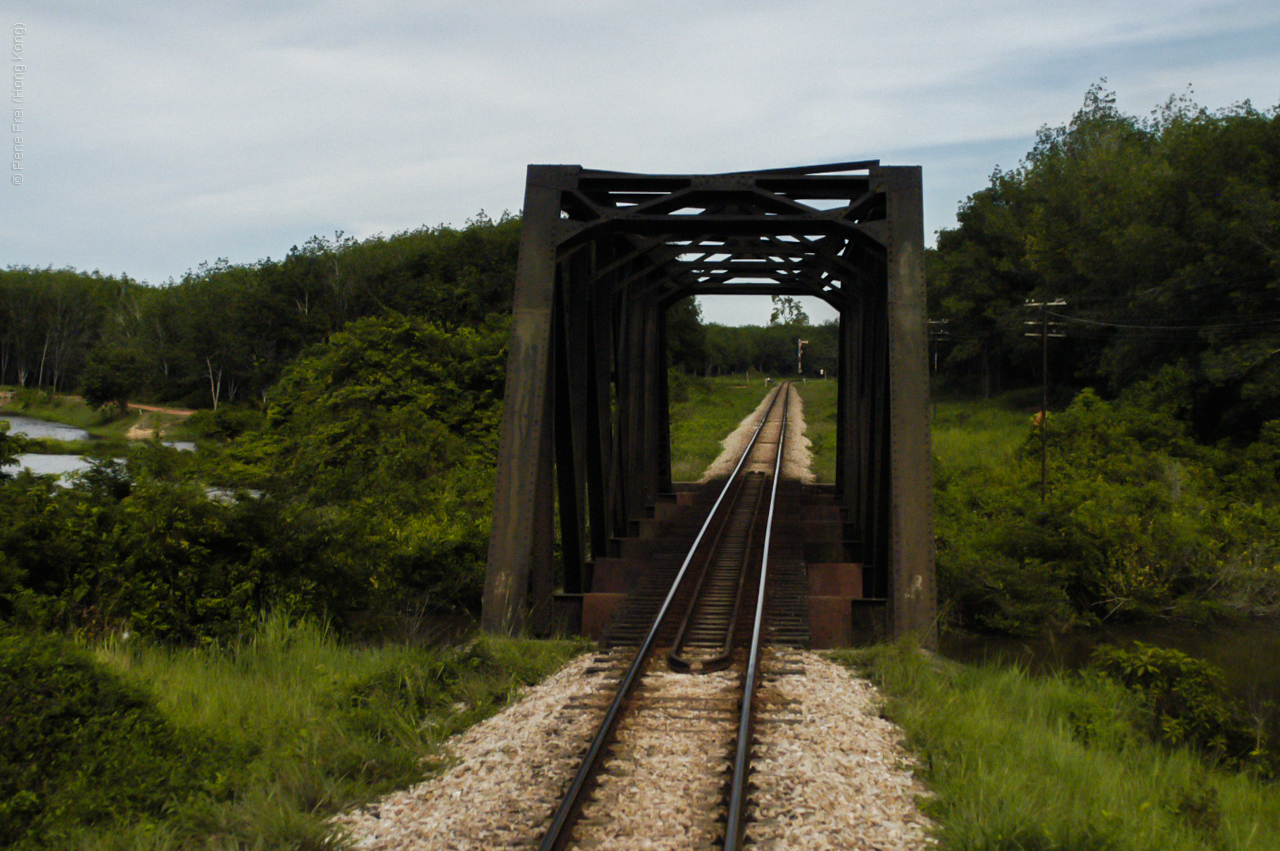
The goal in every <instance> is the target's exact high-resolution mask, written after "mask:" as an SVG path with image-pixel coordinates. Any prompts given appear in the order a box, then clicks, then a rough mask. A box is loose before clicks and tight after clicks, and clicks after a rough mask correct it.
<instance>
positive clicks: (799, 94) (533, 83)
mask: <svg viewBox="0 0 1280 851" xmlns="http://www.w3.org/2000/svg"><path fill="white" fill-rule="evenodd" d="M9 16H10V18H11V20H10V21H8V22H7V23H6V26H7V29H6V30H5V35H4V38H5V40H6V45H5V47H6V55H7V56H8V55H9V50H8V48H9V47H10V46H11V42H12V41H13V32H12V27H11V25H12V24H14V23H22V24H25V25H26V27H27V32H26V34H25V38H24V42H23V45H22V56H23V63H24V64H25V66H26V71H25V74H24V77H23V85H24V91H25V92H26V97H27V102H26V104H25V105H24V107H25V111H24V114H23V122H24V123H23V127H22V131H23V132H22V136H23V155H24V159H23V166H24V167H23V170H22V177H23V183H22V184H21V185H18V186H15V185H13V184H12V182H11V178H12V175H13V172H12V170H11V169H10V168H9V167H8V165H7V166H6V172H7V174H6V180H5V182H4V185H3V186H0V265H4V266H8V265H17V264H25V265H34V266H46V265H52V266H55V267H60V266H66V265H70V266H74V267H76V268H80V269H86V270H92V269H99V270H101V271H103V272H104V273H128V274H129V275H131V276H133V277H134V278H137V279H140V280H145V281H148V282H150V283H155V284H161V283H164V282H165V281H166V280H168V279H170V278H180V277H181V276H182V274H183V272H184V271H186V270H187V269H189V268H192V267H194V266H196V265H197V264H198V263H200V262H201V261H204V260H210V261H212V260H214V259H216V258H218V257H227V258H229V259H230V260H231V261H232V262H251V261H254V260H258V259H261V258H263V257H267V256H272V257H281V256H283V255H284V254H286V253H287V252H288V250H289V248H290V246H292V245H295V244H300V243H302V242H304V241H305V240H306V239H307V238H308V237H310V236H312V235H314V234H325V235H332V233H333V232H334V231H336V230H342V231H345V232H347V233H350V234H354V235H356V236H361V237H363V236H368V235H370V234H373V233H377V232H383V233H393V232H395V231H400V230H405V229H410V228H415V227H418V226H420V225H423V224H429V225H434V224H439V223H449V224H459V225H460V224H463V223H464V222H465V220H466V219H467V218H469V217H471V216H474V215H475V214H476V213H477V212H479V211H480V210H482V209H483V210H485V211H487V212H488V213H490V214H492V215H495V216H496V215H498V214H499V213H501V212H502V211H503V210H512V211H514V210H517V209H518V208H519V206H520V203H521V195H522V192H523V180H524V168H525V165H526V164H528V163H531V162H539V163H541V162H565V163H580V164H582V165H586V166H589V167H594V168H606V169H619V170H625V171H653V172H659V171H676V172H715V171H732V170H742V169H752V168H769V167H775V166H784V165H797V164H804V163H818V162H830V161H841V160H852V159H880V160H881V161H882V162H884V163H886V164H895V165H908V164H910V165H914V164H919V165H922V166H923V167H924V180H925V204H926V207H925V218H926V230H927V231H928V233H929V234H930V235H932V233H933V232H934V231H936V230H937V229H938V228H942V227H948V226H950V225H952V224H954V214H955V211H956V208H957V205H958V204H959V203H960V202H961V201H963V200H964V198H965V197H966V196H967V195H969V194H970V193H971V192H973V191H975V190H977V189H980V188H982V186H983V185H984V184H985V182H986V178H987V176H988V175H989V174H990V173H991V170H992V168H993V167H995V166H996V165H1000V166H1002V167H1005V168H1009V167H1013V166H1016V165H1017V163H1018V160H1019V159H1020V158H1021V156H1022V155H1023V154H1024V153H1025V152H1026V151H1027V149H1028V148H1029V147H1030V145H1031V143H1032V141H1033V139H1034V137H1035V132H1036V130H1037V128H1039V127H1040V126H1041V125H1044V124H1046V123H1047V124H1061V123H1064V122H1065V121H1067V120H1068V119H1069V118H1070V116H1071V114H1072V113H1073V112H1074V111H1075V110H1076V109H1077V108H1078V107H1079V105H1080V103H1081V100H1082V97H1083V94H1084V91H1085V89H1086V88H1087V87H1088V86H1089V85H1090V84H1091V83H1093V82H1095V81H1097V80H1098V79H1099V78H1101V77H1106V78H1108V81H1109V85H1110V86H1111V87H1112V88H1114V89H1115V90H1116V92H1117V94H1118V97H1119V105H1120V107H1121V108H1122V109H1124V110H1125V111H1127V112H1130V113H1135V114H1146V113H1147V112H1149V111H1150V110H1151V109H1153V108H1154V107H1156V106H1157V105H1158V104H1160V103H1161V102H1163V101H1164V100H1166V99H1167V98H1168V97H1169V96H1170V95H1171V94H1175V93H1182V92H1185V91H1186V89H1187V87H1188V85H1190V86H1192V88H1193V89H1194V96H1195V98H1196V99H1197V101H1199V102H1200V103H1202V104H1204V105H1206V106H1208V107H1211V108H1218V107H1224V106H1228V105H1230V104H1233V103H1235V102H1238V101H1241V100H1244V99H1251V100H1252V101H1253V103H1254V104H1255V105H1256V106H1258V107H1264V108H1265V107H1271V106H1275V105H1276V104H1277V103H1280V55H1278V54H1280V4H1277V3H1275V2H1274V0H1265V2H1264V0H1240V2H1208V0H1161V2H1159V3H1156V2H1146V1H1144V2H1114V0H1112V2H1103V1H1102V0H1078V2H1072V3H1058V2H1040V0H1027V1H1026V2H1018V3H1013V2H992V1H991V0H988V2H983V1H982V0H975V1H974V2H968V3H965V4H955V3H944V2H911V0H903V2H899V3H895V4H884V3H878V4H872V3H858V2H850V0H791V2H786V3H783V2H776V0H732V2H731V1H730V0H701V2H687V0H686V1H685V2H678V0H646V2H644V3H643V4H642V3H639V2H618V0H614V2H608V0H520V1H519V2H516V1H515V0H513V1H512V2H495V0H470V2H465V3H464V2H429V0H428V2H423V0H371V2H364V3H360V4H358V5H357V4H354V3H340V2H327V3H326V2H313V1H312V0H296V2H276V3H272V4H262V3H256V2H245V1H242V2H234V0H211V2H205V3H200V4H186V3H170V2H164V3H161V2H154V0H139V2H131V3H129V4H108V3H100V2H88V0H84V2H66V1H65V0H63V2H59V0H43V1H42V2H40V3H33V2H22V0H19V2H18V3H17V4H16V8H13V7H11V8H10V11H9ZM13 64H14V63H13V62H12V60H11V58H10V61H8V62H7V65H8V66H9V67H7V68H6V71H5V73H6V74H8V75H9V76H10V77H12V66H13ZM6 88H9V86H6ZM7 106H8V107H9V109H11V108H12V106H13V105H12V104H11V103H10V104H7ZM9 117H10V114H9V113H6V120H7V119H8V118H9ZM13 136H14V134H13V133H12V132H11V131H8V132H7V133H6V138H5V140H4V144H5V147H6V152H5V158H6V160H10V159H11V156H12V149H13V141H14V140H13ZM768 310H769V308H768V301H767V299H746V300H742V299H732V300H730V299H721V300H717V301H715V302H711V301H708V302H707V303H706V304H705V305H704V313H705V314H706V316H707V318H708V319H711V320H715V321H721V322H756V323H763V322H765V321H767V318H768ZM815 318H816V311H815Z"/></svg>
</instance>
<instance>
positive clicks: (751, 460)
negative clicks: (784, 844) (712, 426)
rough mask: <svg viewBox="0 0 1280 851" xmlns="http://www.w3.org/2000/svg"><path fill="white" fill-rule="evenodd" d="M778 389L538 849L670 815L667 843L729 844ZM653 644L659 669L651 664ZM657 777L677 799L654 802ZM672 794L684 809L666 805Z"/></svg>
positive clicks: (761, 596)
mask: <svg viewBox="0 0 1280 851" xmlns="http://www.w3.org/2000/svg"><path fill="white" fill-rule="evenodd" d="M790 393H791V388H790V385H789V384H784V385H782V386H780V387H779V388H778V389H777V391H775V393H774V396H773V399H772V401H771V403H770V405H769V408H768V410H767V411H766V413H765V415H764V416H763V417H762V418H761V419H760V421H759V423H758V425H757V427H756V429H755V432H754V434H753V435H752V437H751V440H750V442H749V443H748V445H747V447H746V449H745V450H744V451H743V453H742V456H741V457H740V459H739V460H738V463H737V466H736V467H735V469H734V471H733V473H732V474H731V475H730V476H729V478H728V479H727V480H726V482H725V483H724V486H723V488H722V489H721V490H720V493H719V496H718V497H717V499H716V501H715V503H714V505H713V506H712V508H711V510H710V512H709V514H708V516H707V519H706V521H705V522H704V523H703V524H702V526H701V528H700V529H699V531H698V532H697V535H696V536H695V538H694V541H693V544H692V546H690V548H689V550H688V553H687V555H686V556H685V557H684V560H683V563H682V564H681V565H680V567H679V570H678V571H677V573H676V575H675V578H674V580H673V581H672V582H671V585H670V588H669V589H668V590H667V592H666V595H665V598H664V599H663V601H662V604H661V606H660V607H659V608H658V611H657V614H656V616H654V617H653V619H652V622H651V623H650V625H649V627H648V630H647V631H646V633H645V635H644V638H643V639H642V640H641V641H640V642H639V644H638V647H637V650H636V653H635V657H634V659H633V660H632V661H631V663H630V665H629V666H628V667H627V668H626V670H625V672H624V673H622V674H621V677H620V679H619V681H618V686H617V690H616V692H615V693H614V694H613V697H612V699H611V700H610V702H609V705H608V708H607V709H606V710H605V713H604V718H603V720H602V721H601V723H600V726H599V727H598V729H597V731H596V733H595V735H594V737H593V738H592V740H591V743H590V745H589V746H588V747H587V750H586V752H585V755H584V757H583V760H582V763H581V765H580V767H579V769H578V771H577V773H576V774H575V776H574V778H573V779H572V781H571V782H570V784H569V786H568V789H567V790H566V792H565V795H564V797H563V799H562V800H561V802H560V804H559V806H558V808H557V809H556V811H555V813H554V815H553V816H552V820H551V823H550V826H549V828H548V830H547V832H546V833H545V835H544V837H543V839H542V842H541V844H540V845H539V851H562V849H566V848H577V847H582V848H587V847H593V848H594V847H601V848H605V847H620V848H621V847H637V845H635V844H631V843H636V842H638V841H640V840H642V839H644V838H646V837H643V836H642V835H640V834H641V832H642V831H643V830H645V829H648V828H652V829H653V830H654V831H655V833H659V834H660V833H662V832H663V831H667V832H670V831H671V830H673V829H677V828H673V827H672V825H671V822H672V820H673V819H674V820H676V821H679V822H680V823H681V825H682V826H681V827H679V828H678V830H679V831H680V832H681V836H680V840H681V841H680V843H679V847H687V848H702V847H705V848H709V849H710V848H715V849H720V848H723V849H728V851H738V849H740V848H741V847H742V843H743V841H744V838H745V835H744V834H745V827H746V824H747V822H746V815H747V807H748V790H749V780H750V773H751V767H750V766H751V748H752V740H753V736H754V732H753V730H754V724H755V718H756V711H757V701H756V693H757V689H758V686H759V684H760V681H761V677H762V674H761V670H762V668H761V664H762V663H761V660H762V655H763V650H764V647H765V644H766V641H767V634H766V624H765V616H766V599H767V595H766V590H767V588H768V583H769V559H768V554H769V545H770V542H771V538H772V534H773V516H774V513H775V508H776V504H777V496H778V482H779V480H780V478H781V469H782V461H783V457H784V452H785V435H786V427H787V417H786V412H787V406H788V402H789V394H790ZM671 624H678V626H677V627H676V628H675V630H674V634H673V632H672V629H671ZM660 644H662V646H663V647H666V648H667V650H668V652H667V654H666V661H667V666H668V667H669V669H670V671H663V670H661V667H662V666H661V662H660V661H658V660H659V659H660V657H658V656H657V651H658V650H659V649H660V647H659V645H660ZM672 672H675V673H672ZM692 674H709V675H710V676H706V677H697V678H695V677H692V676H686V675H692ZM726 776H728V778H729V781H728V783H726V782H725V777H726ZM664 784H665V786H666V787H667V789H668V791H674V792H675V793H676V794H677V795H678V796H679V798H680V803H678V804H673V803H672V801H671V800H670V799H669V800H666V801H665V802H664V800H663V795H664V794H666V793H665V792H664V791H663V790H662V788H661V787H663V785H664ZM646 798H651V799H652V800H651V802H650V806H649V807H648V809H646V806H645V799H646ZM673 806H678V807H680V808H682V809H684V810H686V811H687V812H685V813H684V814H683V815H682V816H676V815H675V814H674V813H672V812H671V808H672V807H673ZM664 819H665V820H666V821H665V822H664ZM664 825H665V826H664ZM655 838H656V837H655Z"/></svg>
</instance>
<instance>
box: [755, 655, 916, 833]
mask: <svg viewBox="0 0 1280 851" xmlns="http://www.w3.org/2000/svg"><path fill="white" fill-rule="evenodd" d="M787 661H788V664H790V665H797V664H798V665H802V666H803V668H804V674H803V676H799V675H790V676H779V677H770V678H768V680H767V681H766V683H765V687H764V693H763V695H762V696H763V697H764V698H765V703H766V704H767V705H768V704H772V705H774V706H776V707H778V709H777V710H773V711H776V712H780V713H781V715H782V717H781V718H779V719H778V720H779V721H780V722H782V723H770V722H769V718H770V714H771V712H770V711H766V712H764V713H762V714H761V717H760V722H759V723H757V726H756V742H757V744H756V749H755V754H754V756H755V760H754V763H753V765H754V773H753V775H752V779H753V782H754V783H755V786H756V792H755V795H754V796H753V797H752V807H753V814H754V816H755V818H756V823H755V824H753V825H751V827H750V830H749V834H748V835H749V836H750V838H751V841H752V842H754V843H755V845H754V847H755V848H758V849H760V851H774V849H776V850H777V851H782V849H788V851H791V849H798V850H799V851H827V849H830V851H863V849H867V851H869V850H870V849H875V851H915V849H925V848H932V847H933V845H934V843H933V841H932V840H931V839H930V838H929V836H928V831H929V829H930V822H929V821H928V820H927V819H926V818H925V817H924V816H923V815H922V814H921V813H920V811H919V808H918V807H917V806H916V798H917V797H918V796H923V795H927V794H928V792H927V790H926V789H925V788H924V786H923V785H921V784H920V782H919V781H917V780H916V779H915V778H914V776H913V775H912V772H911V769H910V767H909V763H908V760H907V755H906V754H905V752H904V751H903V750H902V748H901V746H900V744H899V742H900V740H901V734H900V732H899V730H898V728H897V727H895V726H894V725H893V724H891V723H889V722H888V721H885V720H884V719H882V718H880V717H879V715H878V714H877V711H878V706H879V702H880V698H879V694H878V692H877V691H876V690H875V687H874V686H872V685H871V683H869V682H867V681H866V680H862V679H858V678H856V677H853V676H851V675H850V674H849V672H848V671H847V670H846V669H844V668H842V667H840V666H839V665H836V664H833V663H831V662H828V661H827V660H825V659H823V658H822V657H820V656H818V655H816V654H814V653H795V654H794V656H791V655H790V654H789V658H788V660H787Z"/></svg>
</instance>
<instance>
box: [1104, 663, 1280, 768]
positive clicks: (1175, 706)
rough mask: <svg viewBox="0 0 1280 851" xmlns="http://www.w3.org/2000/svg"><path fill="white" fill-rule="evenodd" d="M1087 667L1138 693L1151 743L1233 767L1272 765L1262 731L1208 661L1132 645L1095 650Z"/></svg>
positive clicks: (1220, 674) (1273, 758) (1272, 761)
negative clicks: (1194, 751)
mask: <svg viewBox="0 0 1280 851" xmlns="http://www.w3.org/2000/svg"><path fill="white" fill-rule="evenodd" d="M1092 667H1093V669H1094V670H1096V671H1098V672H1099V673H1101V674H1102V675H1103V676H1105V677H1107V678H1109V679H1111V680H1113V681H1115V682H1117V683H1119V684H1120V685H1123V686H1125V687H1126V688H1129V689H1130V690H1132V691H1134V692H1135V693H1137V694H1138V696H1139V697H1140V698H1141V701H1142V706H1143V709H1144V712H1145V721H1146V723H1145V725H1144V726H1145V727H1146V731H1147V732H1148V733H1149V734H1150V735H1151V736H1152V738H1154V739H1155V740H1156V741H1161V742H1165V743H1167V744H1170V745H1191V746H1193V747H1196V748H1199V749H1201V750H1203V751H1205V752H1206V753H1208V754H1210V755H1212V756H1214V757H1216V758H1220V759H1225V760H1227V761H1229V762H1232V763H1234V764H1238V765H1255V766H1267V765H1268V764H1269V763H1270V764H1272V765H1274V763H1275V757H1274V756H1272V757H1271V758H1270V759H1268V754H1267V750H1266V741H1265V737H1264V734H1263V732H1262V731H1261V730H1260V729H1258V728H1255V727H1254V726H1253V725H1251V724H1249V723H1248V721H1247V720H1246V715H1245V711H1244V708H1243V707H1242V706H1241V705H1240V703H1239V701H1236V700H1234V699H1233V698H1232V697H1231V696H1230V692H1228V690H1227V687H1226V684H1225V682H1224V681H1223V677H1222V672H1221V671H1219V670H1218V669H1217V668H1215V667H1214V666H1212V665H1210V664H1209V663H1208V662H1205V661H1203V660H1200V659H1195V658H1193V657H1191V656H1188V655H1187V654H1185V653H1182V652H1180V651H1178V650H1173V649H1171V648H1162V647H1154V646H1152V645H1149V644H1143V643H1142V642H1135V643H1134V645H1133V647H1132V648H1130V649H1124V648H1120V647H1114V646H1109V645H1104V646H1101V647H1098V648H1097V649H1095V650H1094V652H1093V659H1092Z"/></svg>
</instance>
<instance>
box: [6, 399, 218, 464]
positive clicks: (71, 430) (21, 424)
mask: <svg viewBox="0 0 1280 851" xmlns="http://www.w3.org/2000/svg"><path fill="white" fill-rule="evenodd" d="M0 420H4V421H7V422H8V423H9V433H10V434H16V435H21V436H22V437H30V438H36V439H52V440H92V439H93V435H91V434H89V432H87V431H85V430H84V429H80V428H76V427H75V426H69V425H63V424H62V423H52V422H48V421H47V420H37V419H32V418H31V417H24V416H22V415H21V414H0ZM163 443H164V445H165V446H172V447H173V448H174V449H179V450H182V451H186V452H194V451H195V448H196V445H195V444H194V443H191V442H190V441H185V440H166V441H163ZM92 463H93V461H92V459H89V458H86V457H84V456H83V455H41V454H37V453H28V454H23V455H19V456H18V460H17V463H16V464H12V465H10V466H8V467H6V468H5V469H6V471H8V472H14V471H15V470H16V469H17V468H22V467H25V468H27V469H28V470H30V471H31V472H33V473H37V474H39V475H48V476H61V475H65V474H67V473H78V472H80V471H82V470H87V469H89V467H90V466H91V465H92Z"/></svg>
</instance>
